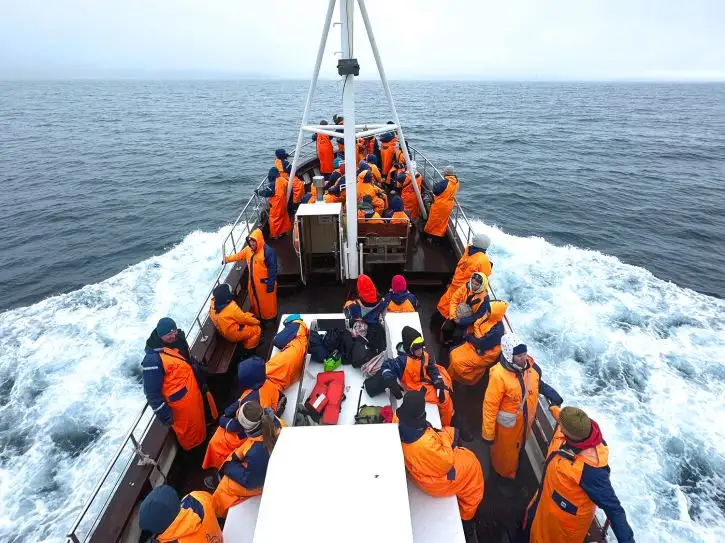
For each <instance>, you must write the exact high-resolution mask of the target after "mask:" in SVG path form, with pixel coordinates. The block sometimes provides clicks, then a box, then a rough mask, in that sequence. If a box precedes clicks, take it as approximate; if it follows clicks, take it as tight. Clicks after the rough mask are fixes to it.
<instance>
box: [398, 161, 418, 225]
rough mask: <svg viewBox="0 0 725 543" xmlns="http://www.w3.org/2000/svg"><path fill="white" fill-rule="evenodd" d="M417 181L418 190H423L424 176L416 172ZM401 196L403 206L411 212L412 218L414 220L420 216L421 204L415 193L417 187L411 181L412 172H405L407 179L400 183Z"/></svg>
mask: <svg viewBox="0 0 725 543" xmlns="http://www.w3.org/2000/svg"><path fill="white" fill-rule="evenodd" d="M415 181H416V183H417V185H418V191H421V190H422V187H423V177H422V176H421V175H420V174H419V173H416V174H415ZM399 191H400V198H401V199H402V200H403V207H405V210H406V211H407V212H408V213H410V218H411V220H412V221H413V222H415V221H417V220H418V219H419V218H420V204H418V196H417V195H416V193H415V187H414V186H413V183H412V182H411V181H410V172H405V181H403V182H402V183H401V184H400V188H399Z"/></svg>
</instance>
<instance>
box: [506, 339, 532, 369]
mask: <svg viewBox="0 0 725 543" xmlns="http://www.w3.org/2000/svg"><path fill="white" fill-rule="evenodd" d="M525 352H526V345H525V344H524V343H522V342H521V341H520V340H519V338H518V337H517V336H516V335H515V334H506V335H504V336H503V337H502V338H501V356H503V358H504V360H506V362H507V363H508V364H511V365H514V364H513V362H514V355H515V354H522V353H525Z"/></svg>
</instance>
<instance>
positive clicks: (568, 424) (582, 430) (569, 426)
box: [559, 407, 592, 441]
mask: <svg viewBox="0 0 725 543" xmlns="http://www.w3.org/2000/svg"><path fill="white" fill-rule="evenodd" d="M559 424H561V427H562V429H564V430H565V431H566V433H567V434H569V435H570V436H571V438H572V440H574V441H584V440H585V439H586V438H588V437H589V434H591V432H592V421H591V420H589V417H588V416H587V414H586V413H585V412H584V411H582V410H581V409H579V408H578V407H565V408H564V409H562V410H561V411H560V412H559Z"/></svg>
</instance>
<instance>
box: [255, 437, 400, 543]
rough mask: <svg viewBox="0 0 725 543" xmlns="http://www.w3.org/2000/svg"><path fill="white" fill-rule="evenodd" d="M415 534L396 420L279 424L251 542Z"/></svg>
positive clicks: (350, 540)
mask: <svg viewBox="0 0 725 543" xmlns="http://www.w3.org/2000/svg"><path fill="white" fill-rule="evenodd" d="M288 541H289V542H302V543H307V542H309V543H327V542H329V543H339V542H340V541H345V542H347V543H354V542H360V543H363V542H365V543H369V542H370V541H391V542H395V543H406V542H412V541H413V529H412V526H411V520H410V508H409V505H408V490H407V484H406V478H405V465H404V463H403V451H402V448H401V446H400V437H399V435H398V427H397V425H395V424H365V425H344V426H307V427H295V428H284V429H283V430H282V432H281V433H280V436H279V440H278V441H277V445H276V447H275V449H274V453H273V454H272V456H271V458H270V463H269V469H268V471H267V479H266V481H265V483H264V493H263V494H262V503H261V505H260V508H259V516H258V518H257V527H256V530H255V533H254V542H255V543H281V542H288Z"/></svg>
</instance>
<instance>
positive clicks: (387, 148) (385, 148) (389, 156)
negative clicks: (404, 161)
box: [380, 137, 398, 175]
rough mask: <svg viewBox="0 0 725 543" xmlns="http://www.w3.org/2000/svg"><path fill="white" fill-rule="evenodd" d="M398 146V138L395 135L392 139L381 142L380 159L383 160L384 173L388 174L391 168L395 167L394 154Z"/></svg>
mask: <svg viewBox="0 0 725 543" xmlns="http://www.w3.org/2000/svg"><path fill="white" fill-rule="evenodd" d="M397 147H398V138H397V137H393V139H392V140H390V141H381V142H380V160H381V162H382V164H381V166H382V173H383V175H388V172H389V171H390V168H392V167H393V156H394V155H395V149H396V148H397Z"/></svg>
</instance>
